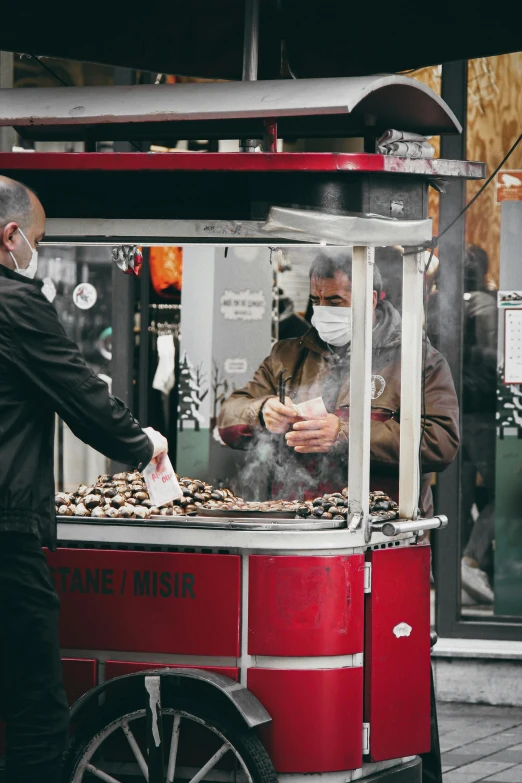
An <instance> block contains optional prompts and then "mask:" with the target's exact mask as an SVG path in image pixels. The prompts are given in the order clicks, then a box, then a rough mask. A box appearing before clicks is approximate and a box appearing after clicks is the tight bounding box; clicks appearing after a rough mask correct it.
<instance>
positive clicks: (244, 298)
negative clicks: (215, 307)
mask: <svg viewBox="0 0 522 783" xmlns="http://www.w3.org/2000/svg"><path fill="white" fill-rule="evenodd" d="M219 304H220V312H221V315H222V316H223V317H224V319H225V321H261V320H262V318H263V316H264V314H265V311H266V299H265V295H264V293H263V291H262V290H259V291H251V290H250V288H247V289H245V290H244V291H231V290H230V289H229V288H227V289H226V290H225V291H224V292H223V294H222V295H221V298H220V300H219Z"/></svg>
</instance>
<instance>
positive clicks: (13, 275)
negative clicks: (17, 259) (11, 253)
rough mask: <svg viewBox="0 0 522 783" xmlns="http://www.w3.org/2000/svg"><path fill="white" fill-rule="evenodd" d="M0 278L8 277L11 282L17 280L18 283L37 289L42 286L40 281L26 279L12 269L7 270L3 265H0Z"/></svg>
mask: <svg viewBox="0 0 522 783" xmlns="http://www.w3.org/2000/svg"><path fill="white" fill-rule="evenodd" d="M0 277H8V278H10V279H11V280H17V281H18V282H19V283H27V284H28V285H34V286H36V287H37V288H41V287H42V285H43V281H42V280H33V279H32V278H30V277H26V276H25V275H20V274H18V272H15V271H14V269H8V268H7V267H6V266H4V265H3V264H0Z"/></svg>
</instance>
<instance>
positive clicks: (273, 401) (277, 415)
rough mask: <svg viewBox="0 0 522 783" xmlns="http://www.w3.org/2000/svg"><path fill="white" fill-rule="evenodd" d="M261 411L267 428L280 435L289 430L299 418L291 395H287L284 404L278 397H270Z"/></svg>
mask: <svg viewBox="0 0 522 783" xmlns="http://www.w3.org/2000/svg"><path fill="white" fill-rule="evenodd" d="M261 412H262V414H263V419H264V422H265V427H266V428H267V430H268V431H269V432H273V433H276V434H280V435H281V434H283V433H284V432H288V430H289V429H290V427H291V426H292V424H294V422H295V421H296V420H297V419H298V418H299V416H298V415H297V413H296V412H295V410H294V406H293V402H292V400H291V399H290V397H285V404H284V405H283V403H282V402H279V400H278V399H277V397H269V398H268V400H267V401H266V402H265V404H264V405H263V408H262V411H261Z"/></svg>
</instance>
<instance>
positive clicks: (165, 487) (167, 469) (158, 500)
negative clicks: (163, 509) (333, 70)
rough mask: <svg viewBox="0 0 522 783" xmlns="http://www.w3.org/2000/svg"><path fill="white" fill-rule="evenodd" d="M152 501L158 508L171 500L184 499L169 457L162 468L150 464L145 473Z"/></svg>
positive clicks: (144, 476)
mask: <svg viewBox="0 0 522 783" xmlns="http://www.w3.org/2000/svg"><path fill="white" fill-rule="evenodd" d="M143 478H144V479H145V483H146V485H147V489H148V492H149V496H150V499H151V500H152V502H153V503H155V504H156V506H158V507H159V506H163V505H165V503H170V501H171V500H177V499H178V498H181V497H183V492H182V491H181V487H180V486H179V484H178V479H177V478H176V474H175V473H174V468H173V467H172V463H171V461H170V459H169V458H168V457H165V458H164V460H163V463H162V464H161V466H160V467H158V466H157V465H156V463H155V462H150V463H149V464H148V465H147V467H146V468H145V470H144V471H143Z"/></svg>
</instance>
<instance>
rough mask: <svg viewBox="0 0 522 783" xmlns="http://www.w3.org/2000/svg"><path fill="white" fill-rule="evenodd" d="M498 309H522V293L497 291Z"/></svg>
mask: <svg viewBox="0 0 522 783" xmlns="http://www.w3.org/2000/svg"><path fill="white" fill-rule="evenodd" d="M497 307H498V308H499V309H500V310H505V309H506V307H511V308H516V307H522V291H497Z"/></svg>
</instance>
